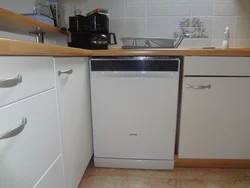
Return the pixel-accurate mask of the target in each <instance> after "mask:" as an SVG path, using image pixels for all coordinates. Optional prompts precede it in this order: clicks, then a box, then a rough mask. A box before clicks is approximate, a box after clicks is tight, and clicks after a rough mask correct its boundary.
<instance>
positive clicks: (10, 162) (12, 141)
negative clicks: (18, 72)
mask: <svg viewBox="0 0 250 188" xmlns="http://www.w3.org/2000/svg"><path fill="white" fill-rule="evenodd" d="M24 117H25V118H27V121H22V119H23V118H24ZM0 119H1V123H0V135H1V133H5V132H6V131H8V130H11V129H13V128H15V127H17V126H19V127H21V125H22V126H24V129H23V130H22V132H20V134H18V135H16V136H14V135H13V136H14V137H10V138H6V139H1V140H0V161H1V163H2V168H1V169H0V171H2V172H3V186H2V187H4V188H19V187H20V188H21V187H24V188H31V187H33V186H34V185H35V184H36V182H37V181H38V180H39V179H40V178H41V177H42V175H43V174H44V173H45V172H46V171H47V169H48V168H49V167H50V166H51V164H52V163H53V162H54V161H55V160H56V158H57V157H58V156H59V155H60V154H61V143H60V135H59V124H58V116H57V103H56V91H55V89H53V90H50V91H47V92H45V93H42V94H39V95H37V96H33V97H31V98H28V99H25V100H22V101H19V102H17V103H14V104H12V105H9V106H6V107H3V108H0Z"/></svg>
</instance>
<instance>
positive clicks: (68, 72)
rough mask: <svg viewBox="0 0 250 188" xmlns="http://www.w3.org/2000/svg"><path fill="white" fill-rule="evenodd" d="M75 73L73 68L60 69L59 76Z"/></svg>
mask: <svg viewBox="0 0 250 188" xmlns="http://www.w3.org/2000/svg"><path fill="white" fill-rule="evenodd" d="M72 73H73V69H69V70H66V71H58V76H61V75H62V74H72Z"/></svg>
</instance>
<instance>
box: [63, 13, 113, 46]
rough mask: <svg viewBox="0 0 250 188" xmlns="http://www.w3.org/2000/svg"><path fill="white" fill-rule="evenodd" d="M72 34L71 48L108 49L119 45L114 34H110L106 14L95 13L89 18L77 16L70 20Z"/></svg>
mask: <svg viewBox="0 0 250 188" xmlns="http://www.w3.org/2000/svg"><path fill="white" fill-rule="evenodd" d="M69 26H70V27H69V31H70V32H71V42H69V43H68V45H69V46H70V47H76V48H84V49H91V50H98V49H108V46H109V45H115V44H117V41H116V36H115V34H114V33H109V18H108V16H107V15H106V14H101V13H98V12H96V13H93V14H91V15H89V16H82V15H77V14H76V15H75V16H74V17H70V18H69Z"/></svg>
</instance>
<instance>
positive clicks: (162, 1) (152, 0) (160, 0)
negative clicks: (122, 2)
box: [148, 0, 169, 5]
mask: <svg viewBox="0 0 250 188" xmlns="http://www.w3.org/2000/svg"><path fill="white" fill-rule="evenodd" d="M168 1H169V0H148V5H167V4H168Z"/></svg>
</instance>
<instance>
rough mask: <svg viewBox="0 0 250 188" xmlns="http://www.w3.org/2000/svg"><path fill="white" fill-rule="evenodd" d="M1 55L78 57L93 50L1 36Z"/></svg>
mask: <svg viewBox="0 0 250 188" xmlns="http://www.w3.org/2000/svg"><path fill="white" fill-rule="evenodd" d="M0 55H6V56H7V55H10V56H16V55H20V56H22V55H23V56H54V57H77V56H91V55H92V51H91V50H82V49H79V48H70V47H65V46H58V45H54V44H41V43H35V42H27V41H19V40H12V39H2V38H0Z"/></svg>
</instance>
